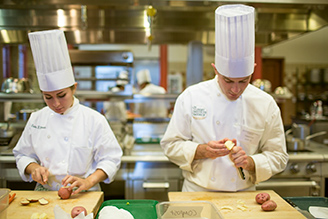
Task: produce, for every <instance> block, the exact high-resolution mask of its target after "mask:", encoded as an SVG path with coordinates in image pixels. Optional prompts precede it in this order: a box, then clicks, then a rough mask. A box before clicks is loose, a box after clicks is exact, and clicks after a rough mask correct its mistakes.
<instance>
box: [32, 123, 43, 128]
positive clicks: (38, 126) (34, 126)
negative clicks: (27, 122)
mask: <svg viewBox="0 0 328 219" xmlns="http://www.w3.org/2000/svg"><path fill="white" fill-rule="evenodd" d="M31 127H32V128H35V129H46V127H45V126H40V125H34V124H32V125H31Z"/></svg>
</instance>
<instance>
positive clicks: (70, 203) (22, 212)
mask: <svg viewBox="0 0 328 219" xmlns="http://www.w3.org/2000/svg"><path fill="white" fill-rule="evenodd" d="M12 193H16V197H15V199H14V200H13V202H12V203H11V204H10V205H9V207H8V209H7V218H8V219H11V218H15V219H23V218H24V219H29V218H30V217H31V215H32V214H33V213H35V212H38V213H40V214H41V213H46V214H47V215H48V218H49V219H54V218H55V215H54V207H55V206H56V205H59V206H60V207H61V208H62V209H63V210H64V211H65V212H67V213H69V214H70V213H71V210H72V208H73V207H75V206H84V207H85V208H86V209H87V213H88V214H89V213H91V212H93V215H94V217H96V214H97V212H98V210H99V208H100V206H101V204H102V203H103V201H104V193H103V192H100V191H95V192H81V193H79V194H76V195H73V196H71V197H70V198H69V199H65V200H63V199H60V198H59V196H58V195H57V191H18V190H16V191H11V194H12ZM41 197H43V198H45V199H47V200H48V201H49V204H47V205H40V204H39V203H38V202H32V203H30V204H29V205H26V206H23V205H21V204H20V200H21V199H22V198H41Z"/></svg>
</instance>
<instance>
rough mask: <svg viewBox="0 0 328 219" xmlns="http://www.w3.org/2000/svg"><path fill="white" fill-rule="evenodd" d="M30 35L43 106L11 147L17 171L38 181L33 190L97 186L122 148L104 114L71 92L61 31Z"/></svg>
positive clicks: (111, 172) (109, 175)
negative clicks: (86, 105)
mask: <svg viewBox="0 0 328 219" xmlns="http://www.w3.org/2000/svg"><path fill="white" fill-rule="evenodd" d="M28 36H29V40H30V44H31V49H32V54H33V58H34V63H35V67H36V72H37V77H38V82H39V86H40V90H41V93H42V96H43V99H44V101H45V103H46V104H47V106H46V107H44V108H43V109H41V110H39V111H37V112H34V113H32V115H31V117H30V119H29V120H28V122H27V124H26V126H25V129H24V131H23V133H22V136H21V138H20V139H19V141H18V143H17V145H16V146H15V148H14V149H13V153H14V155H15V158H16V164H17V168H18V170H19V174H20V176H21V177H22V179H23V180H24V181H28V182H32V181H35V182H37V186H36V188H35V190H59V188H60V187H62V186H70V188H71V189H72V190H74V192H73V193H72V194H76V193H78V192H80V191H84V190H100V185H99V182H102V181H103V182H105V183H110V182H112V181H113V180H114V176H115V174H116V172H117V171H118V169H119V167H120V163H121V157H122V150H121V147H120V145H119V144H118V142H117V140H116V138H115V136H114V134H113V132H112V130H111V128H110V126H109V125H108V122H107V120H106V118H105V117H104V116H103V115H101V114H100V113H98V112H97V111H95V110H93V109H91V108H88V107H85V106H84V105H82V104H80V103H79V100H78V99H77V98H76V97H75V96H74V94H75V91H76V87H77V83H76V82H75V80H74V75H73V69H72V66H71V62H70V58H69V53H68V48H67V44H66V39H65V36H64V33H63V31H61V30H48V31H40V32H33V33H29V35H28Z"/></svg>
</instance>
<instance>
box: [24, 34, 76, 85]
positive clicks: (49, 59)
mask: <svg viewBox="0 0 328 219" xmlns="http://www.w3.org/2000/svg"><path fill="white" fill-rule="evenodd" d="M28 37H29V39H30V44H31V50H32V54H33V58H34V64H35V68H36V74H37V77H38V81H39V86H40V90H42V91H55V90H60V89H63V88H67V87H70V86H71V85H73V84H74V83H75V79H74V73H73V69H72V65H71V60H70V57H69V53H68V48H67V43H66V39H65V35H64V32H63V31H62V30H46V31H38V32H33V33H29V34H28Z"/></svg>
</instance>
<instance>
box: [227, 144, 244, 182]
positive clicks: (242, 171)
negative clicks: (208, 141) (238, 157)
mask: <svg viewBox="0 0 328 219" xmlns="http://www.w3.org/2000/svg"><path fill="white" fill-rule="evenodd" d="M224 144H225V146H226V147H227V148H228V150H231V149H232V148H233V147H234V146H235V144H234V143H233V142H232V141H230V140H229V141H226V142H225V143H224ZM237 170H238V173H239V176H240V178H241V179H242V180H245V179H246V177H245V173H244V170H243V168H242V167H237Z"/></svg>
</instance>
